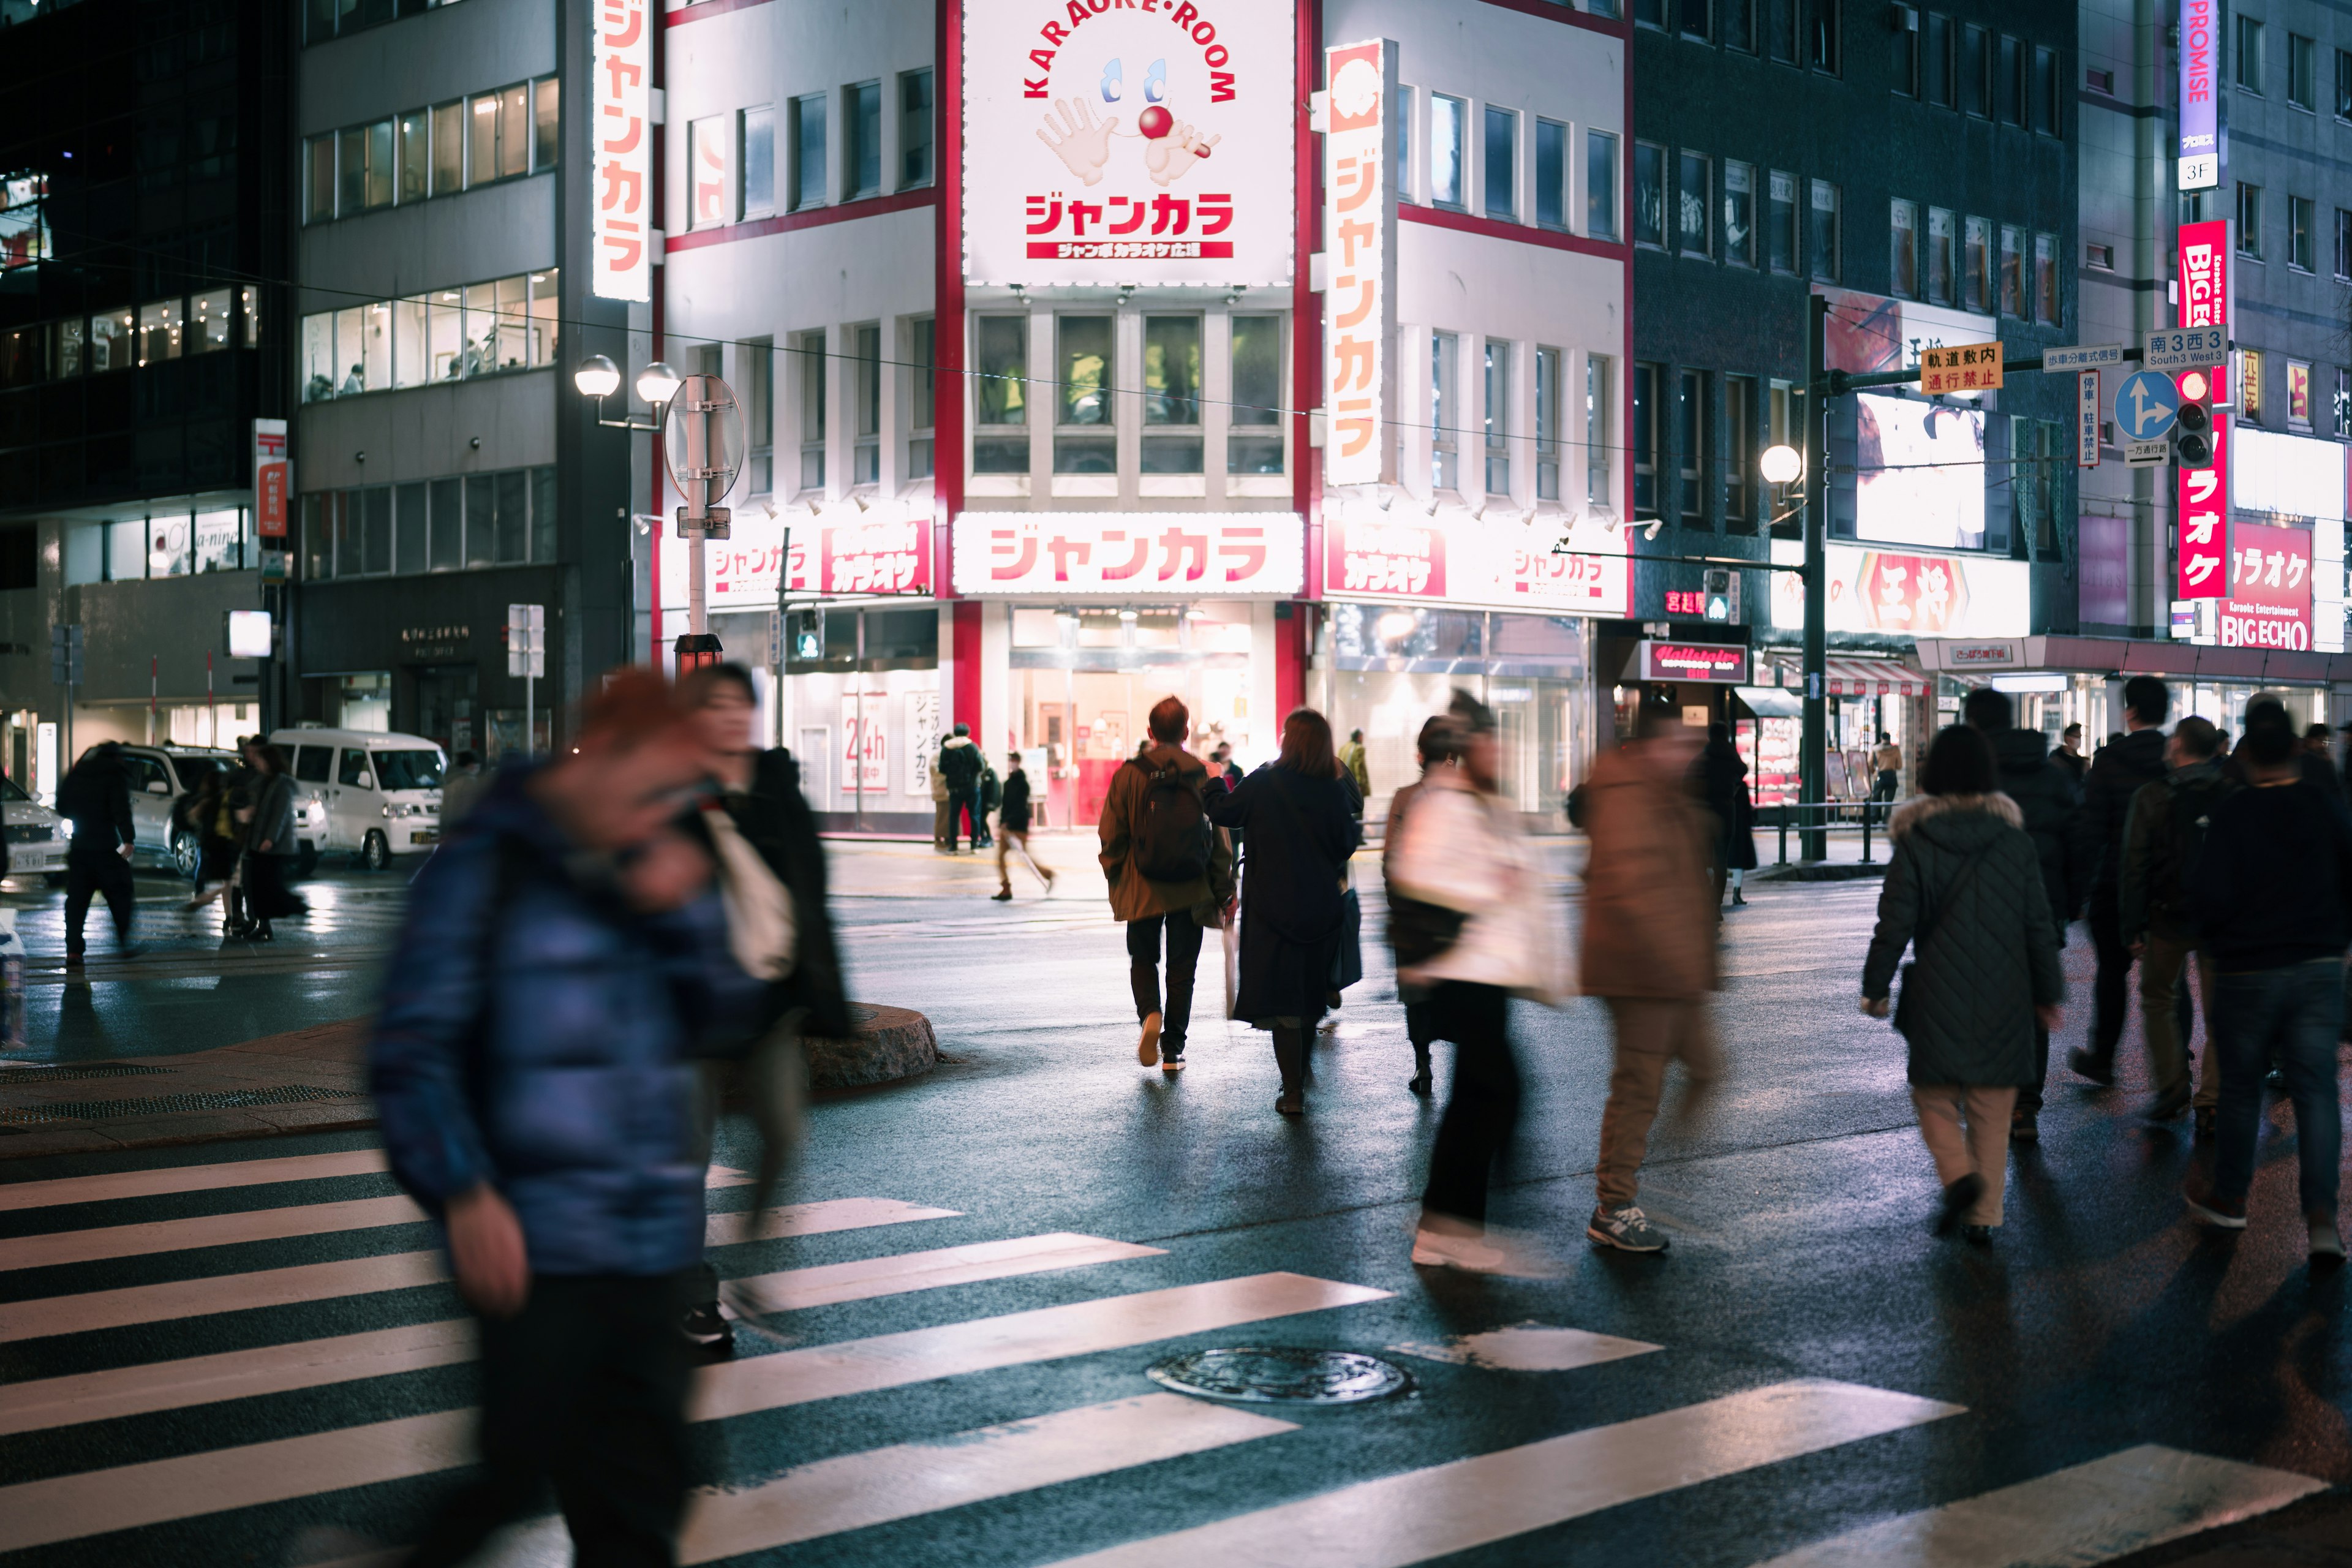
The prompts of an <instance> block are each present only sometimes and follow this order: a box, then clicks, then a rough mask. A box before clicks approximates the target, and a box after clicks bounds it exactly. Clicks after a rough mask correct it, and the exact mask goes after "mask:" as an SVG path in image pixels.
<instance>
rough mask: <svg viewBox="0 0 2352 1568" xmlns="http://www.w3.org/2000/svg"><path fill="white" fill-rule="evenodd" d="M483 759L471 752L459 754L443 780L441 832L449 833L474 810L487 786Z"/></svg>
mask: <svg viewBox="0 0 2352 1568" xmlns="http://www.w3.org/2000/svg"><path fill="white" fill-rule="evenodd" d="M485 782H486V781H485V780H484V779H483V777H482V763H481V759H480V758H478V757H477V756H475V755H474V753H473V752H458V753H457V762H456V763H454V764H453V765H452V766H451V767H450V769H449V772H448V773H446V775H444V777H443V778H442V780H441V831H442V832H444V833H446V832H448V831H449V830H450V829H451V828H452V827H455V826H457V824H458V823H460V822H463V821H464V820H465V819H466V813H467V812H468V811H470V810H472V809H473V805H474V802H475V801H476V800H477V799H478V798H479V796H480V795H481V793H482V788H483V785H484V784H485Z"/></svg>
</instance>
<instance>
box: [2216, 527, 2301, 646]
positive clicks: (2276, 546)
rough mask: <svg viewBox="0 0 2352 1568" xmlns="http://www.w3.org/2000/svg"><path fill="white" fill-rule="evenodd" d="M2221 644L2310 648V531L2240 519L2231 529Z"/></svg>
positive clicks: (2222, 607)
mask: <svg viewBox="0 0 2352 1568" xmlns="http://www.w3.org/2000/svg"><path fill="white" fill-rule="evenodd" d="M2221 646H2222V647H2277V648H2289V649H2293V650H2294V651H2297V652H2302V651H2305V650H2307V649H2308V648H2309V647H2311V531H2310V530H2309V529H2306V528H2280V527H2274V526H2273V525H2271V524H2268V523H2260V522H2240V523H2239V524H2237V526H2236V527H2235V528H2233V529H2232V530H2231V539H2230V592H2229V595H2228V597H2226V598H2224V599H2223V600H2222V601H2221Z"/></svg>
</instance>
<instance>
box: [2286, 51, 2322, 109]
mask: <svg viewBox="0 0 2352 1568" xmlns="http://www.w3.org/2000/svg"><path fill="white" fill-rule="evenodd" d="M2318 63H2319V50H2318V48H2317V47H2316V46H2315V45H2314V44H2313V43H2312V41H2311V40H2310V39H2309V38H2306V37H2302V36H2301V35H2300V34H2296V33H2289V34H2288V35H2287V36H2286V100H2287V102H2289V103H2291V104H2293V105H2294V107H2295V108H2297V109H2301V110H2316V109H2317V108H2318V98H2317V96H2316V92H2317V87H2318V84H2317V82H2316V81H2315V78H2316V77H2317V76H2318V74H2319V70H2318Z"/></svg>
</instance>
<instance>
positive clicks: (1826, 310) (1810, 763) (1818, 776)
mask: <svg viewBox="0 0 2352 1568" xmlns="http://www.w3.org/2000/svg"><path fill="white" fill-rule="evenodd" d="M1809 304H1810V309H1809V310H1807V312H1806V317H1805V452H1804V468H1803V479H1804V486H1805V576H1804V584H1805V717H1804V722H1803V738H1802V739H1801V741H1800V742H1799V747H1800V750H1799V751H1798V753H1797V801H1798V806H1799V809H1800V811H1802V810H1804V809H1805V808H1807V807H1811V808H1814V809H1815V810H1816V812H1817V813H1818V814H1819V816H1820V817H1821V820H1820V822H1819V823H1818V824H1817V825H1814V826H1805V827H1804V828H1803V830H1802V835H1801V837H1800V838H1799V839H1798V843H1799V845H1800V848H1799V850H1798V858H1800V859H1804V860H1825V859H1827V858H1829V852H1830V835H1829V823H1828V820H1827V816H1828V814H1827V813H1826V811H1822V810H1821V809H1820V808H1821V807H1822V803H1823V802H1824V801H1826V800H1827V799H1828V798H1829V794H1828V783H1829V779H1828V774H1829V759H1828V756H1827V754H1826V753H1827V747H1828V744H1829V700H1828V696H1827V689H1828V686H1829V642H1830V637H1829V604H1828V598H1829V595H1828V592H1827V589H1828V579H1829V549H1828V546H1827V544H1826V542H1825V539H1826V536H1827V533H1828V523H1829V519H1828V517H1827V515H1826V514H1827V512H1828V510H1829V508H1828V497H1827V496H1826V495H1825V494H1824V493H1823V491H1822V458H1823V455H1824V454H1823V444H1824V441H1825V438H1826V437H1827V435H1828V428H1827V426H1826V424H1825V421H1826V419H1827V417H1828V409H1829V398H1828V397H1827V395H1826V393H1827V392H1828V390H1829V382H1828V364H1827V361H1828V359H1829V352H1828V351H1829V317H1830V302H1829V297H1828V296H1827V295H1824V294H1815V295H1813V296H1812V297H1811V300H1810V301H1809Z"/></svg>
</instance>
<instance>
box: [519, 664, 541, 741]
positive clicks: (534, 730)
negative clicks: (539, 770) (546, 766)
mask: <svg viewBox="0 0 2352 1568" xmlns="http://www.w3.org/2000/svg"><path fill="white" fill-rule="evenodd" d="M524 668H525V674H524V676H523V678H522V754H523V755H524V756H526V757H527V756H530V754H531V747H532V746H533V745H534V744H536V743H537V742H538V739H539V715H538V714H537V712H536V711H534V705H535V699H536V696H537V693H536V691H535V690H534V688H535V687H536V685H537V684H538V683H537V682H536V681H534V680H533V679H531V677H530V674H529V673H528V671H529V668H530V667H529V666H527V665H526V666H525V667H524Z"/></svg>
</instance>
